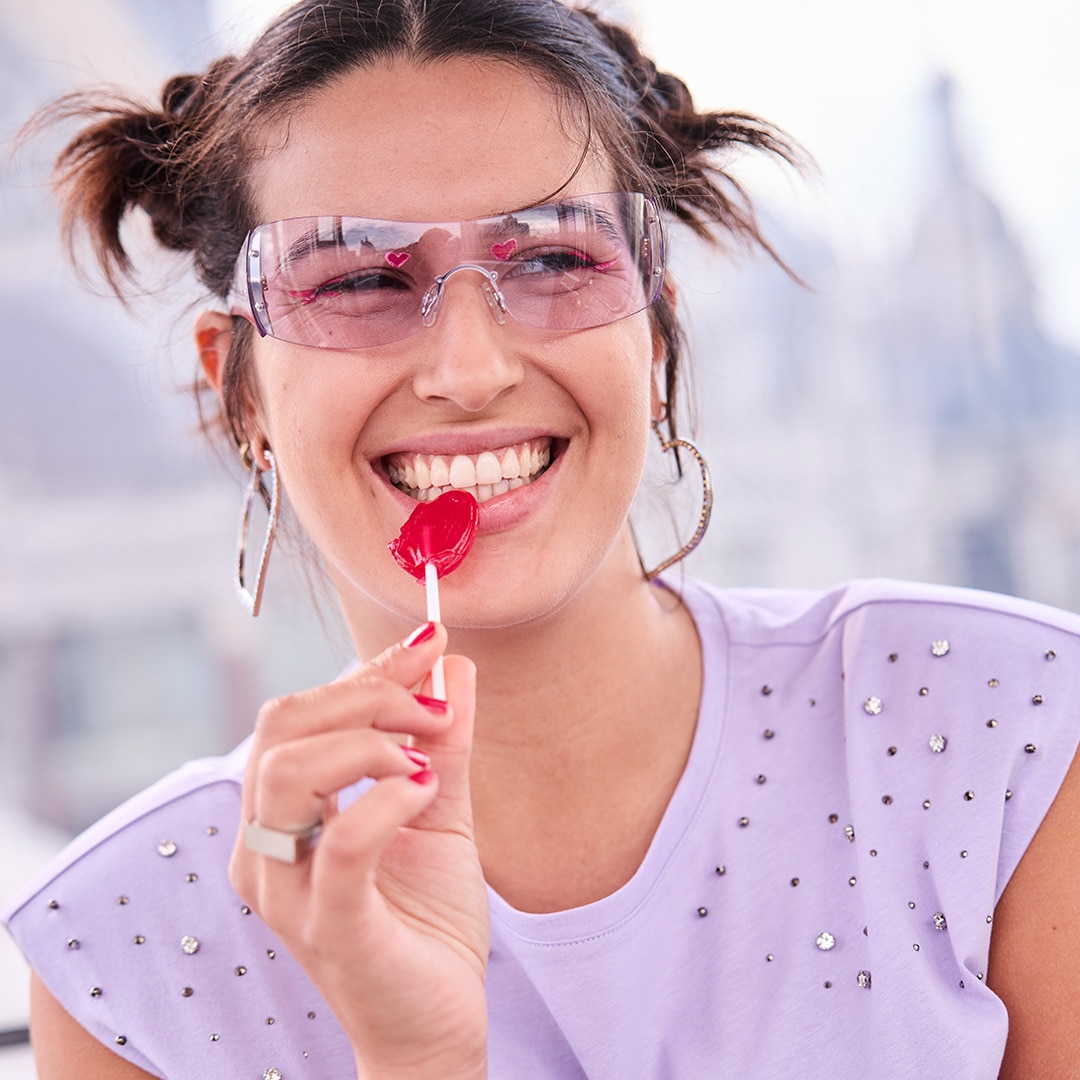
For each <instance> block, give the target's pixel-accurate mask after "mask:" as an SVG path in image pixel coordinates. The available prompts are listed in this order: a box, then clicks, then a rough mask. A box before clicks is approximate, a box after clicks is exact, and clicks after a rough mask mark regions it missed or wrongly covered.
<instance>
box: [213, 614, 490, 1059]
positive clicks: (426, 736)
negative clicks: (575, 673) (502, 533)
mask: <svg viewBox="0 0 1080 1080" xmlns="http://www.w3.org/2000/svg"><path fill="white" fill-rule="evenodd" d="M407 640H408V639H407ZM445 647H446V634H445V631H444V630H443V629H442V627H435V628H434V633H433V634H431V635H430V637H429V638H428V639H427V640H424V641H420V642H419V643H417V644H415V645H413V646H411V647H410V646H408V645H406V644H404V643H403V644H399V645H395V646H393V647H392V648H390V649H388V650H387V651H386V652H384V653H383V654H382V655H381V656H379V657H377V658H376V659H375V660H373V661H372V662H371V663H369V664H367V665H365V666H364V667H362V668H361V669H360V670H358V671H357V672H355V673H354V674H351V675H349V676H348V677H346V678H344V679H342V680H341V681H339V682H336V683H333V684H332V685H330V686H322V687H318V688H317V689H315V690H311V691H308V692H305V693H301V694H295V695H292V696H290V697H286V698H281V699H278V700H275V701H272V702H269V703H268V704H267V705H265V706H264V707H263V709H262V710H261V712H260V714H259V720H258V724H257V726H256V730H255V739H254V743H253V745H252V750H251V757H250V759H249V762H248V766H247V771H246V774H245V777H244V790H243V819H244V821H245V822H247V821H252V820H257V821H259V822H260V823H261V824H262V825H265V826H268V827H270V828H274V829H282V830H287V831H290V832H298V831H300V830H302V829H304V828H305V827H306V826H309V825H311V824H312V823H313V822H315V821H319V820H320V819H321V820H322V822H323V829H322V833H321V834H320V835H319V837H318V840H317V841H316V843H315V846H314V849H313V850H312V851H311V853H310V854H308V855H305V856H303V857H302V858H300V859H299V861H298V862H296V863H294V864H288V863H283V862H279V861H277V860H275V859H271V858H267V857H265V856H262V855H257V854H254V853H253V852H251V851H248V850H247V849H246V848H245V847H244V843H243V830H241V836H240V837H239V838H238V840H237V843H236V846H235V849H234V851H233V856H232V864H231V867H230V876H231V879H232V883H233V886H234V887H235V889H236V891H237V892H238V893H239V894H240V896H242V897H243V898H244V900H245V901H246V902H247V903H248V904H249V905H250V906H251V907H252V908H253V909H254V910H255V911H256V912H258V914H259V915H260V916H261V918H262V919H263V920H264V921H265V922H266V923H267V925H269V926H270V927H271V928H272V929H273V930H274V932H275V933H276V934H277V935H278V936H279V937H280V939H281V940H282V942H283V943H284V944H285V945H286V946H287V947H288V949H289V951H290V952H291V953H292V955H293V956H294V957H295V958H296V960H297V961H298V962H299V963H300V965H301V966H302V967H303V968H304V970H305V971H306V972H307V974H308V976H309V978H311V980H312V982H313V983H314V984H315V986H316V987H317V988H318V989H319V991H320V993H321V994H322V995H323V997H324V998H325V1000H326V1002H327V1004H328V1005H329V1006H330V1008H331V1009H332V1010H333V1012H334V1015H335V1016H336V1017H337V1019H338V1021H339V1023H340V1024H341V1025H342V1027H343V1028H344V1030H345V1033H346V1034H347V1035H348V1037H349V1040H350V1041H351V1043H352V1045H353V1049H354V1051H355V1053H356V1059H357V1069H358V1075H359V1078H360V1080H368V1078H369V1077H378V1078H379V1080H390V1078H392V1077H399V1076H400V1077H409V1078H410V1080H426V1078H427V1077H429V1076H430V1077H438V1078H439V1080H451V1078H455V1080H456V1078H459V1077H460V1078H462V1080H464V1078H466V1077H468V1078H469V1080H473V1078H478V1077H484V1076H486V1043H487V1007H486V1002H485V998H484V974H485V971H486V966H487V955H488V943H489V927H488V902H487V894H486V891H485V886H484V880H483V876H482V873H481V870H480V863H479V859H478V857H477V853H476V846H475V844H474V842H473V828H472V806H471V801H470V797H469V750H470V747H471V743H472V724H473V712H474V705H475V683H476V672H475V668H474V667H473V665H472V663H471V662H470V661H469V660H466V659H465V658H464V657H460V656H450V657H447V658H446V684H447V697H448V699H449V701H448V704H447V705H446V706H445V707H443V708H439V707H438V706H433V705H430V704H429V705H425V704H423V703H422V702H421V701H418V700H417V699H416V698H415V697H414V696H413V694H412V693H411V692H410V690H409V689H408V688H409V687H413V686H416V685H417V684H418V683H420V681H421V680H422V679H423V678H424V677H425V675H426V674H427V673H428V672H429V671H430V670H431V667H432V664H433V663H434V661H435V658H436V657H437V656H438V655H440V654H441V653H442V651H443V650H444V649H445ZM391 733H395V734H397V735H398V736H399V737H398V738H395V737H394V736H393V734H391ZM401 734H404V735H410V736H412V737H413V741H414V746H415V750H414V752H413V753H412V757H410V756H408V755H407V754H406V752H405V748H404V747H403V746H402V745H401V741H400V735H401ZM416 751H419V752H420V753H419V754H417V753H416ZM425 755H429V756H430V767H428V766H427V764H426V758H425ZM413 759H415V760H413ZM364 777H371V778H373V779H374V780H375V781H376V782H375V783H374V784H373V785H372V787H371V789H370V790H368V791H367V792H365V793H364V794H363V795H362V796H361V797H360V798H359V799H358V800H357V801H356V802H355V803H354V804H353V805H352V806H350V807H348V808H347V809H345V810H343V811H341V812H338V811H337V800H336V794H337V792H338V791H340V790H341V789H343V788H345V787H347V786H349V785H350V784H353V783H355V782H356V781H358V780H360V779H362V778H364Z"/></svg>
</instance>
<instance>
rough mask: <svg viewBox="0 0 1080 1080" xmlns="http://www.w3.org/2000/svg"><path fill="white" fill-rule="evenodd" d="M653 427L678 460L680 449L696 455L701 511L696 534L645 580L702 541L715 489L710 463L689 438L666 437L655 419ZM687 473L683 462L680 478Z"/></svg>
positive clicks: (661, 445)
mask: <svg viewBox="0 0 1080 1080" xmlns="http://www.w3.org/2000/svg"><path fill="white" fill-rule="evenodd" d="M652 429H653V431H655V432H656V437H657V438H658V439H659V440H660V449H661V450H662V451H663V452H664V453H665V454H666V453H667V452H668V451H669V450H674V451H675V457H676V460H678V455H679V451H680V450H685V451H686V452H687V453H688V454H692V455H693V456H694V460H695V461H697V463H698V468H699V469H700V470H701V513H700V514H699V515H698V520H697V526H696V527H695V529H694V535H693V536H691V537H690V539H689V540H687V542H686V543H685V544H683V546H682V547H681V548H679V550H678V551H676V552H675V554H674V555H672V556H671V557H670V558H667V559H665V560H664V561H663V562H662V563H660V564H659V565H658V566H655V567H653V569H652V570H646V571H645V580H646V581H652V580H653V578H655V577H657V576H658V575H660V574H662V573H663V572H664V571H665V570H667V569H668V568H669V567H672V566H674V565H675V564H676V563H677V562H679V561H680V560H681V559H685V558H686V556H687V555H689V554H690V552H691V551H693V550H694V548H696V547H697V546H698V544H700V543H701V538H702V537H703V536H704V535H705V530H706V529H707V528H708V527H709V518H710V517H712V505H713V490H712V477H711V475H710V474H709V463H708V462H707V461H706V460H705V457H704V455H703V454H702V453H701V451H700V450H699V449H698V448H697V446H695V445H694V443H692V442H691V441H690V440H689V439H665V438H664V435H663V432H661V430H660V422H659V421H658V420H654V421H653V422H652ZM684 475H685V474H684V473H683V472H682V468H681V463H680V468H679V476H680V479H681V478H682V476H684Z"/></svg>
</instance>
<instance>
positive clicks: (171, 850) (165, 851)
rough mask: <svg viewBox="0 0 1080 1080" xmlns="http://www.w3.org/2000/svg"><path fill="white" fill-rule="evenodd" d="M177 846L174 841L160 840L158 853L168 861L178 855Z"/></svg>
mask: <svg viewBox="0 0 1080 1080" xmlns="http://www.w3.org/2000/svg"><path fill="white" fill-rule="evenodd" d="M176 850H177V849H176V844H175V843H173V841H172V840H159V841H158V846H157V853H158V854H159V855H161V856H162V857H163V858H165V859H168V858H171V857H172V856H173V855H175V854H176Z"/></svg>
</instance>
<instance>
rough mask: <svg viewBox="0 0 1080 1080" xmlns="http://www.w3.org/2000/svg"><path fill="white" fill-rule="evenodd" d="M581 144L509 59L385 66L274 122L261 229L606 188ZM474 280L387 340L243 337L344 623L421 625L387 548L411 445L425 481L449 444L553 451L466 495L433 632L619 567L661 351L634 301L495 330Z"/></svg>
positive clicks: (470, 276) (472, 449)
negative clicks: (607, 314) (589, 317)
mask: <svg viewBox="0 0 1080 1080" xmlns="http://www.w3.org/2000/svg"><path fill="white" fill-rule="evenodd" d="M583 145H584V137H583V135H582V134H580V133H578V132H577V131H576V128H575V126H574V125H573V124H572V123H571V122H570V121H569V119H568V118H567V117H565V116H560V111H559V109H558V107H557V104H556V102H555V99H554V97H553V96H552V94H551V93H550V91H549V90H548V89H546V87H545V86H544V84H543V83H542V82H540V81H539V80H536V79H534V78H532V77H531V76H530V75H529V74H527V73H525V72H523V71H521V70H519V69H515V68H513V67H511V66H509V65H507V64H502V63H498V62H485V61H475V60H466V59H455V60H452V61H447V62H442V63H438V64H428V65H424V66H414V65H412V64H407V63H393V64H390V63H381V64H379V65H377V66H375V67H371V68H367V69H358V70H356V71H354V72H352V73H351V74H349V75H347V76H345V77H343V78H341V79H339V80H337V81H336V82H334V83H333V84H332V85H330V86H328V87H326V88H324V89H322V90H320V91H319V92H318V93H316V94H315V95H314V96H313V97H312V98H310V99H309V100H308V101H307V102H306V103H305V105H304V106H303V107H302V108H300V109H299V110H297V111H295V112H293V113H292V114H291V115H290V116H289V117H288V119H287V121H285V122H283V123H281V124H278V125H276V126H274V127H273V128H272V129H271V130H270V132H269V136H268V138H267V140H266V147H267V150H266V153H265V155H264V157H263V159H262V163H261V165H260V167H259V169H258V171H257V173H256V175H255V177H254V180H253V187H254V193H255V197H256V201H257V204H258V215H259V218H260V220H262V221H273V220H278V219H282V218H290V217H299V216H306V215H335V214H349V215H357V216H363V217H368V218H383V219H391V220H397V221H462V220H466V219H472V218H479V217H486V216H493V215H496V214H500V213H502V212H505V211H510V210H516V209H521V208H524V207H527V206H529V205H531V204H534V203H536V202H538V201H542V200H545V199H547V198H548V197H550V196H551V194H552V193H553V192H558V193H559V197H560V198H562V197H567V196H573V195H581V194H589V193H596V192H605V191H610V190H612V189H613V188H614V187H616V186H617V184H616V182H615V180H614V177H613V175H612V172H611V170H610V168H609V166H608V165H607V163H606V161H605V160H604V158H603V157H602V156H601V155H600V154H599V153H598V152H592V153H590V154H589V155H587V156H586V157H585V159H584V162H583V164H582V165H581V167H580V168H579V169H578V171H577V172H576V173H575V168H577V166H578V164H579V160H580V159H581V155H582V148H583ZM482 280H483V279H482V278H481V277H480V276H479V275H478V274H476V273H473V272H462V273H458V274H455V275H454V276H453V277H452V278H451V279H449V280H448V281H447V282H446V285H445V290H444V294H443V297H442V303H441V307H440V309H439V313H438V318H437V321H436V323H435V325H433V326H430V327H423V328H421V329H420V330H418V332H416V333H415V334H413V335H412V336H409V337H407V338H405V339H404V340H401V341H397V342H394V343H392V344H389V345H379V346H375V347H371V348H367V349H364V350H360V351H344V350H341V351H338V350H333V349H325V348H313V347H309V346H300V345H294V344H290V343H287V342H284V341H281V340H278V339H274V338H269V337H267V338H263V339H260V340H258V341H257V342H256V348H255V372H256V380H257V386H258V394H259V403H258V413H259V421H258V422H259V425H260V427H261V429H262V431H261V434H262V435H263V436H264V437H265V439H266V441H267V443H268V445H269V446H270V448H271V449H272V450H273V452H274V455H275V459H276V462H277V466H278V469H279V472H280V475H281V477H282V480H283V483H284V485H285V488H286V490H287V492H288V494H289V499H290V502H291V504H292V507H293V509H294V510H295V512H296V514H297V516H298V518H299V520H300V522H301V524H302V525H303V527H304V529H305V530H306V532H307V533H308V535H309V536H310V537H311V539H312V540H313V541H314V543H315V544H316V545H317V546H318V548H319V550H320V551H321V553H322V555H323V557H324V559H325V561H326V564H327V566H328V568H329V571H330V574H331V576H332V578H333V580H334V583H335V585H336V587H337V588H338V590H339V592H340V593H341V596H342V601H343V603H344V605H345V607H346V611H347V612H348V611H352V612H353V613H355V614H356V615H358V616H362V615H363V613H364V612H365V610H367V611H370V604H371V602H372V601H374V602H375V603H376V604H378V605H379V606H381V607H382V608H384V609H388V610H389V611H391V612H396V613H399V614H400V615H402V616H403V617H406V618H409V619H418V618H421V617H422V615H423V610H424V598H423V590H422V589H421V588H420V587H418V586H417V584H416V583H415V581H414V580H413V579H412V578H411V577H409V576H408V575H407V574H405V573H404V572H403V571H402V570H401V569H400V568H399V567H398V566H397V564H396V563H395V562H394V560H393V558H392V557H391V555H390V554H389V552H388V551H387V547H386V545H387V543H388V542H389V541H390V540H391V539H393V538H394V537H395V536H396V535H397V533H398V531H399V529H400V528H401V526H402V524H403V522H404V521H405V519H406V518H407V517H408V516H409V514H410V513H411V511H412V510H413V509H414V508H415V506H416V502H415V501H414V499H413V498H411V497H410V495H409V494H407V493H406V492H405V491H403V490H401V489H400V488H401V487H403V486H406V485H405V482H404V481H402V480H400V476H401V472H400V470H406V475H407V467H414V466H415V461H416V458H417V457H419V458H420V459H421V461H422V465H420V466H418V467H419V468H421V471H422V469H423V465H430V467H431V468H435V467H436V466H435V465H434V462H433V461H432V457H433V456H434V457H438V458H441V459H442V460H443V462H444V463H445V464H446V466H447V467H448V468H453V467H454V458H455V457H457V456H462V457H465V458H466V459H468V461H470V462H472V463H473V464H474V465H476V464H477V463H478V461H479V459H480V456H481V455H482V454H488V453H493V454H494V455H495V458H496V460H497V461H499V462H500V463H503V462H505V460H506V458H507V452H508V451H510V450H513V452H514V456H516V457H517V458H518V459H519V462H521V460H522V459H523V458H528V457H530V455H525V454H524V453H523V447H524V445H525V444H529V449H530V450H537V451H541V450H544V449H546V450H547V451H548V452H549V454H550V458H551V463H550V465H549V466H548V467H547V469H546V470H545V471H542V473H541V474H540V475H536V476H534V477H533V478H532V479H531V481H530V482H528V483H525V484H521V485H519V486H516V487H514V488H513V489H512V490H508V491H506V492H505V493H504V494H501V495H496V496H494V497H493V498H491V499H489V500H488V501H485V502H483V503H482V504H481V507H480V533H479V536H478V538H477V541H476V543H475V546H474V547H473V550H472V552H471V554H470V555H469V557H468V558H467V559H466V560H465V562H464V563H463V564H462V566H461V567H460V568H459V569H458V570H457V571H456V572H455V573H454V574H453V575H452V576H448V577H447V578H446V579H445V580H444V582H443V583H442V586H441V594H442V609H443V619H444V621H445V622H446V623H447V624H449V625H458V626H474V627H491V626H499V625H511V624H516V623H521V622H524V621H528V620H530V619H536V618H542V617H543V616H544V615H546V614H548V613H550V612H553V611H555V610H557V609H558V608H559V607H560V606H561V605H562V604H564V603H565V602H566V601H567V600H569V599H571V598H573V597H574V596H575V595H577V594H578V592H579V591H580V590H581V589H582V588H583V587H584V586H585V585H586V584H587V583H589V582H590V581H593V580H595V575H596V574H597V571H598V569H599V568H601V567H603V566H605V560H607V568H608V569H612V568H613V565H612V564H613V562H614V561H621V562H625V561H626V559H627V555H626V552H627V551H628V550H629V545H627V544H621V545H618V547H616V548H613V543H614V541H615V539H616V537H618V536H619V534H620V531H621V530H622V529H624V528H625V527H626V526H625V518H626V514H627V511H628V509H629V506H630V502H631V500H632V498H633V494H634V491H635V489H636V486H637V483H638V479H639V477H640V474H641V469H642V465H643V461H644V455H645V447H646V443H647V438H648V430H649V416H650V395H651V386H652V369H653V364H654V361H655V360H656V359H658V357H657V356H654V353H655V351H656V347H655V346H654V341H653V335H652V333H651V330H650V323H649V318H648V315H647V313H646V312H641V313H639V314H637V315H633V316H631V317H629V318H626V319H623V320H621V321H619V322H615V323H612V324H609V325H607V326H601V327H596V328H592V329H588V330H578V331H574V332H567V331H555V330H548V329H537V328H533V327H528V326H524V325H522V324H520V323H517V322H515V321H514V320H513V319H512V318H507V319H506V322H505V324H503V325H500V324H499V323H498V322H497V321H496V319H495V317H494V316H493V314H492V311H491V309H490V307H489V305H488V303H487V300H486V298H485V294H484V291H483V288H482ZM484 463H485V464H484V467H485V468H490V467H491V462H490V458H488V457H485V459H484ZM391 467H392V468H393V471H394V478H395V479H398V480H399V483H398V485H395V483H394V482H393V480H392V478H391ZM461 467H462V466H461V465H460V463H459V465H458V468H461ZM531 467H534V466H531ZM414 471H415V468H414ZM511 471H512V470H511ZM621 569H622V570H623V571H625V570H626V568H625V567H621Z"/></svg>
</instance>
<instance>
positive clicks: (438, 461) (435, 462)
mask: <svg viewBox="0 0 1080 1080" xmlns="http://www.w3.org/2000/svg"><path fill="white" fill-rule="evenodd" d="M449 484H450V469H449V468H448V467H447V464H446V459H445V458H441V457H433V458H432V459H431V486H432V487H448V486H449Z"/></svg>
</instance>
